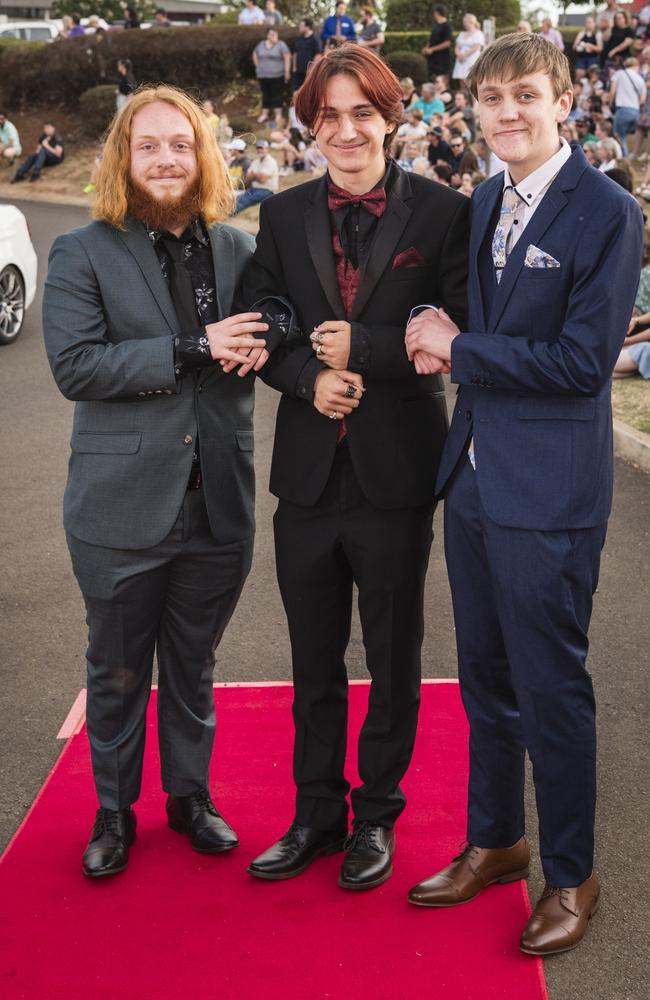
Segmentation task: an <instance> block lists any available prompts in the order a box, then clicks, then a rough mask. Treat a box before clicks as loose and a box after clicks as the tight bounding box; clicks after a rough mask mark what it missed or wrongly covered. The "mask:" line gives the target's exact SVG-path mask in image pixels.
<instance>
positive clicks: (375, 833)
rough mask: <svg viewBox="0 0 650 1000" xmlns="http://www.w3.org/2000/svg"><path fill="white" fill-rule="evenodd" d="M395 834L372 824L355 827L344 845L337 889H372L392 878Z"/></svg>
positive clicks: (383, 827) (359, 824) (361, 824)
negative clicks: (343, 858)
mask: <svg viewBox="0 0 650 1000" xmlns="http://www.w3.org/2000/svg"><path fill="white" fill-rule="evenodd" d="M394 853H395V832H394V831H393V830H388V829H387V828H386V827H385V826H375V825H373V824H372V823H365V822H362V823H355V824H354V828H353V830H352V833H351V834H350V836H349V837H348V841H347V843H346V845H345V861H344V862H343V866H342V868H341V875H340V877H339V885H340V886H342V887H343V888H344V889H374V888H375V886H376V885H381V883H382V882H385V881H386V879H388V878H390V877H391V875H392V874H393V854H394Z"/></svg>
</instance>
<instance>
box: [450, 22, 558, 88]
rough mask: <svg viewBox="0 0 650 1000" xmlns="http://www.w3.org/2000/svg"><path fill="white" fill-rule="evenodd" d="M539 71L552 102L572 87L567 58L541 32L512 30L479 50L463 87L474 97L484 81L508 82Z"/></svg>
mask: <svg viewBox="0 0 650 1000" xmlns="http://www.w3.org/2000/svg"><path fill="white" fill-rule="evenodd" d="M540 70H541V71H542V72H544V73H546V74H547V75H548V77H549V79H550V81H551V87H552V88H553V96H554V98H555V100H556V101H557V99H558V98H559V97H560V95H561V94H564V93H565V92H566V91H567V90H572V89H573V83H572V81H571V70H570V68H569V60H568V59H567V57H566V56H565V54H564V52H561V51H560V50H559V49H558V48H557V47H556V46H555V45H553V43H552V42H548V41H547V40H546V39H545V38H542V36H541V35H528V34H524V33H523V32H520V31H514V32H512V33H511V34H509V35H502V36H501V38H497V40H496V41H495V42H492V44H491V45H488V47H487V48H486V49H484V50H483V52H481V54H480V56H479V57H478V59H477V60H476V62H475V63H474V65H473V66H472V68H471V69H470V71H469V74H468V76H467V86H468V87H469V90H470V93H471V95H472V97H473V98H474V99H475V100H478V88H479V86H480V84H481V83H483V82H484V81H485V80H494V81H498V82H500V83H509V82H510V81H511V80H518V79H520V78H521V77H524V76H527V75H528V74H529V73H537V72H539V71H540Z"/></svg>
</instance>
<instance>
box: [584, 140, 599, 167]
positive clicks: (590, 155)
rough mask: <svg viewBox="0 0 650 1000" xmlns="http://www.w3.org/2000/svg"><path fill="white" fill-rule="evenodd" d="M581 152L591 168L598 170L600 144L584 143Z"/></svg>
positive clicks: (596, 142)
mask: <svg viewBox="0 0 650 1000" xmlns="http://www.w3.org/2000/svg"><path fill="white" fill-rule="evenodd" d="M582 151H583V153H584V154H585V157H586V159H587V161H588V162H589V163H591V165H592V167H596V168H597V169H598V168H600V143H599V142H598V141H595V142H585V144H584V146H583V147H582Z"/></svg>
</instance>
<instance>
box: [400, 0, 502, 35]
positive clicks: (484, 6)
mask: <svg viewBox="0 0 650 1000" xmlns="http://www.w3.org/2000/svg"><path fill="white" fill-rule="evenodd" d="M443 2H444V5H445V7H446V8H447V12H448V13H447V16H448V18H449V21H450V23H451V26H452V28H453V29H454V31H462V27H463V16H464V14H466V13H467V12H468V11H469V12H470V13H472V14H474V15H475V16H476V17H477V18H478V20H479V23H480V22H481V21H482V20H483V19H484V18H486V17H495V18H496V21H497V27H505V26H510V25H512V26H514V25H515V24H517V22H518V21H519V19H520V18H521V8H520V6H519V0H473V2H472V3H471V4H467V2H466V0H462V2H461V0H443ZM435 5H436V0H388V5H387V8H386V28H387V30H388V31H417V30H418V29H419V30H421V31H425V30H428V29H430V28H431V25H432V23H433V8H434V7H435Z"/></svg>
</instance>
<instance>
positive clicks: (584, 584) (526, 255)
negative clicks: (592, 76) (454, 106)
mask: <svg viewBox="0 0 650 1000" xmlns="http://www.w3.org/2000/svg"><path fill="white" fill-rule="evenodd" d="M469 86H470V90H471V92H472V95H473V96H474V98H475V99H477V100H478V105H479V114H480V119H481V128H482V131H483V134H484V135H485V138H486V141H487V142H488V144H489V146H490V149H492V150H493V151H494V153H495V154H496V155H497V156H498V157H499V158H500V159H501V160H502V161H504V163H505V164H506V169H505V171H504V172H503V173H499V174H497V175H495V176H493V177H491V178H490V179H489V180H487V181H485V183H483V184H481V185H480V186H479V187H478V189H477V191H476V192H475V194H474V197H473V206H472V209H473V210H472V227H471V235H470V254H469V256H470V260H469V273H470V281H469V322H468V325H467V326H466V327H463V328H462V330H463V332H461V329H459V327H458V326H457V325H456V324H454V323H453V322H452V321H451V320H450V318H449V316H447V314H446V313H445V312H444V311H443V310H440V311H439V312H437V313H436V312H433V311H432V310H427V311H425V312H424V313H422V314H421V315H420V316H418V317H416V318H415V319H414V320H413V322H412V323H411V324H410V325H409V329H408V331H407V337H406V344H407V349H408V351H409V354H414V352H423V351H424V352H427V353H428V355H429V356H430V357H431V358H432V360H437V362H438V363H439V364H440V365H445V366H450V368H451V380H452V382H456V383H457V384H458V385H459V386H460V391H459V395H458V398H457V402H456V406H455V408H454V415H453V420H452V425H451V428H450V432H449V437H448V438H447V442H446V445H445V450H444V453H443V457H442V462H441V465H440V469H439V472H438V478H437V483H436V491H437V492H438V493H443V492H444V494H445V497H446V500H445V548H446V555H447V565H448V570H449V579H450V583H451V590H452V598H453V605H454V616H455V620H456V638H457V646H458V661H459V678H460V686H461V694H462V697H463V702H464V705H465V710H466V712H467V716H468V719H469V724H470V776H469V802H468V806H469V810H468V826H467V841H468V843H467V845H466V847H465V848H464V849H463V850H462V851H461V853H460V854H459V855H458V856H457V857H455V858H454V859H453V861H452V862H451V864H449V865H448V866H447V867H446V868H444V869H443V870H442V871H440V872H438V873H437V874H436V875H434V876H433V877H432V878H429V879H427V880H426V881H425V882H422V883H421V884H419V885H417V886H415V888H413V889H412V890H411V892H410V893H409V899H410V901H411V902H412V903H415V904H417V905H420V906H439V907H444V906H455V905H457V904H459V903H465V902H468V901H469V900H471V899H473V898H474V897H476V896H477V895H478V894H479V893H480V892H482V891H483V889H485V888H486V886H489V885H491V884H492V883H495V882H512V881H515V880H517V879H521V878H525V877H526V876H527V874H528V866H529V860H530V851H529V847H528V843H527V841H526V838H525V836H524V800H523V790H524V755H525V751H526V750H527V751H528V753H529V755H530V758H531V760H532V764H533V774H534V782H535V791H536V796H537V810H538V816H539V840H540V854H541V861H542V867H543V870H544V875H545V878H546V887H545V889H544V892H543V894H542V897H541V899H540V900H539V901H538V903H537V905H536V907H535V910H534V912H533V914H532V916H531V918H530V920H529V922H528V924H527V926H526V928H525V929H524V932H523V935H522V938H521V942H520V947H521V949H522V950H523V951H524V952H526V953H527V954H532V955H548V954H552V953H554V952H559V951H566V950H568V949H570V948H574V947H575V946H576V945H578V944H579V943H580V941H581V940H582V939H583V937H584V935H585V933H586V930H587V926H588V923H589V919H590V917H591V916H592V915H593V914H594V913H595V912H596V908H597V906H598V897H599V884H598V880H597V878H596V876H595V875H594V873H593V847H594V812H595V802H596V727H595V705H594V693H593V686H592V682H591V677H590V675H589V673H588V671H587V667H586V658H587V649H588V628H589V620H590V616H591V609H592V595H593V593H594V591H595V589H596V585H597V582H598V570H599V562H600V551H601V547H602V545H603V542H604V540H605V533H606V528H607V518H608V516H609V512H610V507H611V499H612V465H613V462H612V416H611V405H610V386H611V375H612V369H613V367H614V363H615V361H616V358H617V356H618V352H619V350H620V347H621V344H622V342H623V339H624V337H625V333H626V328H627V317H629V316H630V315H631V312H632V308H633V306H634V297H635V292H636V286H637V282H638V278H639V269H640V261H641V246H642V236H643V226H642V218H641V212H640V210H639V207H638V205H637V204H636V202H635V201H634V199H633V198H632V197H630V196H629V195H628V194H627V193H626V192H624V191H623V189H622V188H620V187H619V186H618V185H617V184H613V183H612V182H611V181H609V180H608V179H607V178H606V177H604V176H603V175H602V174H600V173H599V172H598V171H596V170H593V169H592V168H591V167H590V166H589V164H588V163H587V161H586V159H585V157H584V154H583V152H582V150H581V148H580V146H579V145H577V144H575V145H573V146H569V145H568V143H567V142H566V141H564V140H563V139H560V137H559V134H558V126H559V124H560V123H562V122H564V121H565V120H566V118H567V116H568V114H569V111H570V109H571V102H572V88H571V77H570V74H569V66H568V62H567V59H566V57H565V56H564V55H563V54H562V53H561V52H560V51H559V50H558V49H557V48H556V47H555V46H553V45H552V44H551V43H550V42H548V41H546V40H545V39H543V38H541V37H540V36H539V35H528V34H520V33H517V34H511V35H506V36H504V37H502V38H500V39H498V41H496V42H495V43H494V44H492V45H490V46H489V47H488V48H487V49H486V51H485V52H484V53H483V54H482V55H481V56H480V57H479V59H478V60H477V62H476V64H475V66H474V67H473V69H472V72H471V74H470V76H469Z"/></svg>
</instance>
